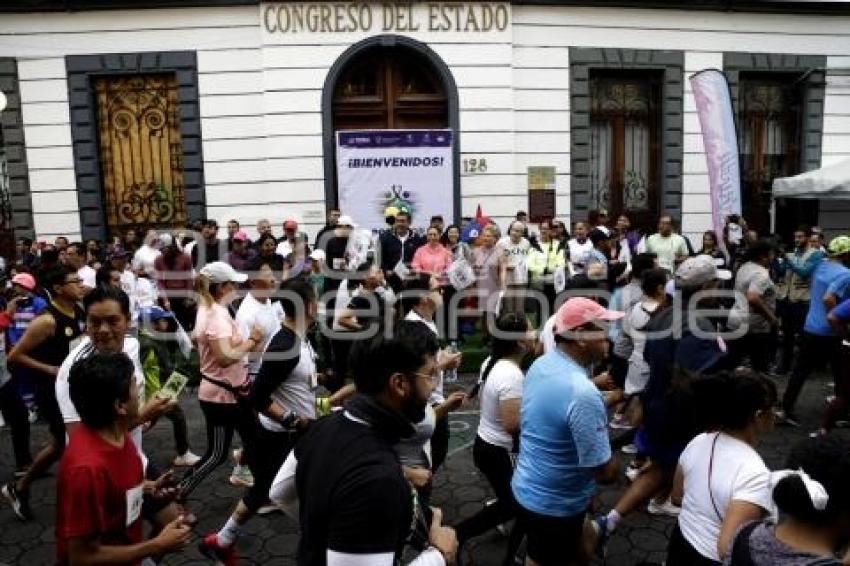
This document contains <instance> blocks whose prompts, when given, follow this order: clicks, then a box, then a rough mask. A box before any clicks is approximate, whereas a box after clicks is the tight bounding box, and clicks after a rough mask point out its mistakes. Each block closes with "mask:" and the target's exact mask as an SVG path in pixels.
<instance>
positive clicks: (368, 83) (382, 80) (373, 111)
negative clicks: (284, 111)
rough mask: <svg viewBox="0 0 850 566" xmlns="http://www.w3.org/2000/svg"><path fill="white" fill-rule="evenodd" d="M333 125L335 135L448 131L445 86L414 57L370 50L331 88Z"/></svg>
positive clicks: (410, 53) (411, 53) (425, 63)
mask: <svg viewBox="0 0 850 566" xmlns="http://www.w3.org/2000/svg"><path fill="white" fill-rule="evenodd" d="M333 124H334V130H335V131H339V130H372V129H408V128H420V129H424V128H445V127H448V125H449V120H448V107H447V104H446V93H445V88H444V85H443V84H442V81H441V80H440V77H439V76H438V75H437V73H436V72H434V70H433V69H432V68H431V65H430V64H429V63H428V61H427V60H425V59H424V58H423V57H422V56H420V55H419V54H417V53H415V52H414V51H410V50H407V49H403V48H402V49H381V48H380V47H376V48H374V49H370V50H368V51H366V52H365V53H362V54H360V55H359V56H358V57H357V58H356V59H355V60H353V61H352V62H351V63H350V64H349V67H348V69H346V71H345V72H344V73H343V75H342V76H341V77H340V79H339V80H338V81H337V83H336V85H335V86H334V94H333Z"/></svg>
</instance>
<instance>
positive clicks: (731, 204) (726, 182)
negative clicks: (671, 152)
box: [690, 69, 741, 251]
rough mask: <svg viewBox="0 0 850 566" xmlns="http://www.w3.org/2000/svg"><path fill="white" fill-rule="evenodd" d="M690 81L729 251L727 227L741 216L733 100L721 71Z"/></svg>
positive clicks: (715, 216)
mask: <svg viewBox="0 0 850 566" xmlns="http://www.w3.org/2000/svg"><path fill="white" fill-rule="evenodd" d="M690 81H691V87H692V88H693V91H694V103H695V104H696V109H697V114H698V115H699V123H700V127H701V128H702V140H703V145H704V147H705V157H706V160H707V161H708V181H709V185H710V191H711V216H712V221H713V222H712V224H713V225H714V231H715V233H716V234H717V236H718V237H719V243H720V244H721V247H722V249H723V250H724V251H725V249H726V246H725V244H724V242H723V228H724V226H725V225H726V217H727V216H729V215H730V214H738V215H740V214H741V177H740V168H739V167H738V137H737V136H736V134H735V120H734V119H733V116H732V98H731V96H730V95H729V84H728V83H727V82H726V76H725V75H724V74H723V73H722V72H721V71H718V70H717V69H706V70H704V71H700V72H698V73H695V74H693V75H691V78H690Z"/></svg>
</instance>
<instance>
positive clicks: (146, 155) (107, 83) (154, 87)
mask: <svg viewBox="0 0 850 566" xmlns="http://www.w3.org/2000/svg"><path fill="white" fill-rule="evenodd" d="M94 91H95V97H96V101H97V122H98V123H97V125H98V134H99V136H98V137H99V149H100V166H101V177H102V181H103V198H104V210H105V213H106V224H107V229H108V231H109V233H110V234H112V235H115V234H118V233H123V232H124V231H125V230H127V229H129V228H135V229H139V228H141V229H145V228H172V227H174V228H176V227H184V226H185V225H186V201H185V196H184V185H183V146H182V140H181V135H180V115H179V104H178V98H177V81H176V78H175V76H174V74H173V73H163V74H145V75H119V76H108V77H100V78H97V79H95V81H94Z"/></svg>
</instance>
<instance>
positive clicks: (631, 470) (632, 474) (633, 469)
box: [626, 463, 643, 482]
mask: <svg viewBox="0 0 850 566" xmlns="http://www.w3.org/2000/svg"><path fill="white" fill-rule="evenodd" d="M641 472H643V470H642V469H641V467H640V466H635V465H634V463H632V464H629V465H628V466H626V479H628V480H629V481H630V482H634V481H635V480H636V479H638V476H640V474H641Z"/></svg>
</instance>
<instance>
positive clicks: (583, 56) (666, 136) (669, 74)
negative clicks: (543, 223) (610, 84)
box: [569, 47, 685, 222]
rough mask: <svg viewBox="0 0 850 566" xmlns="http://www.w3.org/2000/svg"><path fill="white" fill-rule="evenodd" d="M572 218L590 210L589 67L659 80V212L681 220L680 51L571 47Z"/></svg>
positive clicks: (682, 69) (682, 59) (682, 55)
mask: <svg viewBox="0 0 850 566" xmlns="http://www.w3.org/2000/svg"><path fill="white" fill-rule="evenodd" d="M569 58H570V109H571V111H570V167H571V168H570V177H571V180H570V181H571V182H570V218H571V221H573V222H575V221H576V220H577V219H581V218H584V217H586V216H587V212H588V210H590V209H592V208H593V205H592V204H591V202H590V82H589V77H590V71H591V70H596V69H601V70H653V71H660V72H661V73H662V75H663V78H662V81H661V101H660V102H661V128H660V129H659V143H660V146H661V147H660V148H659V150H660V155H661V163H660V164H659V166H658V171H659V174H658V178H659V182H660V183H661V186H660V187H659V190H658V197H659V202H658V203H657V205H658V212H659V214H670V215H671V216H673V218H676V219H681V218H682V161H683V159H684V147H683V138H684V86H683V82H684V75H685V53H684V51H671V50H654V49H604V48H589V47H570V53H569Z"/></svg>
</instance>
